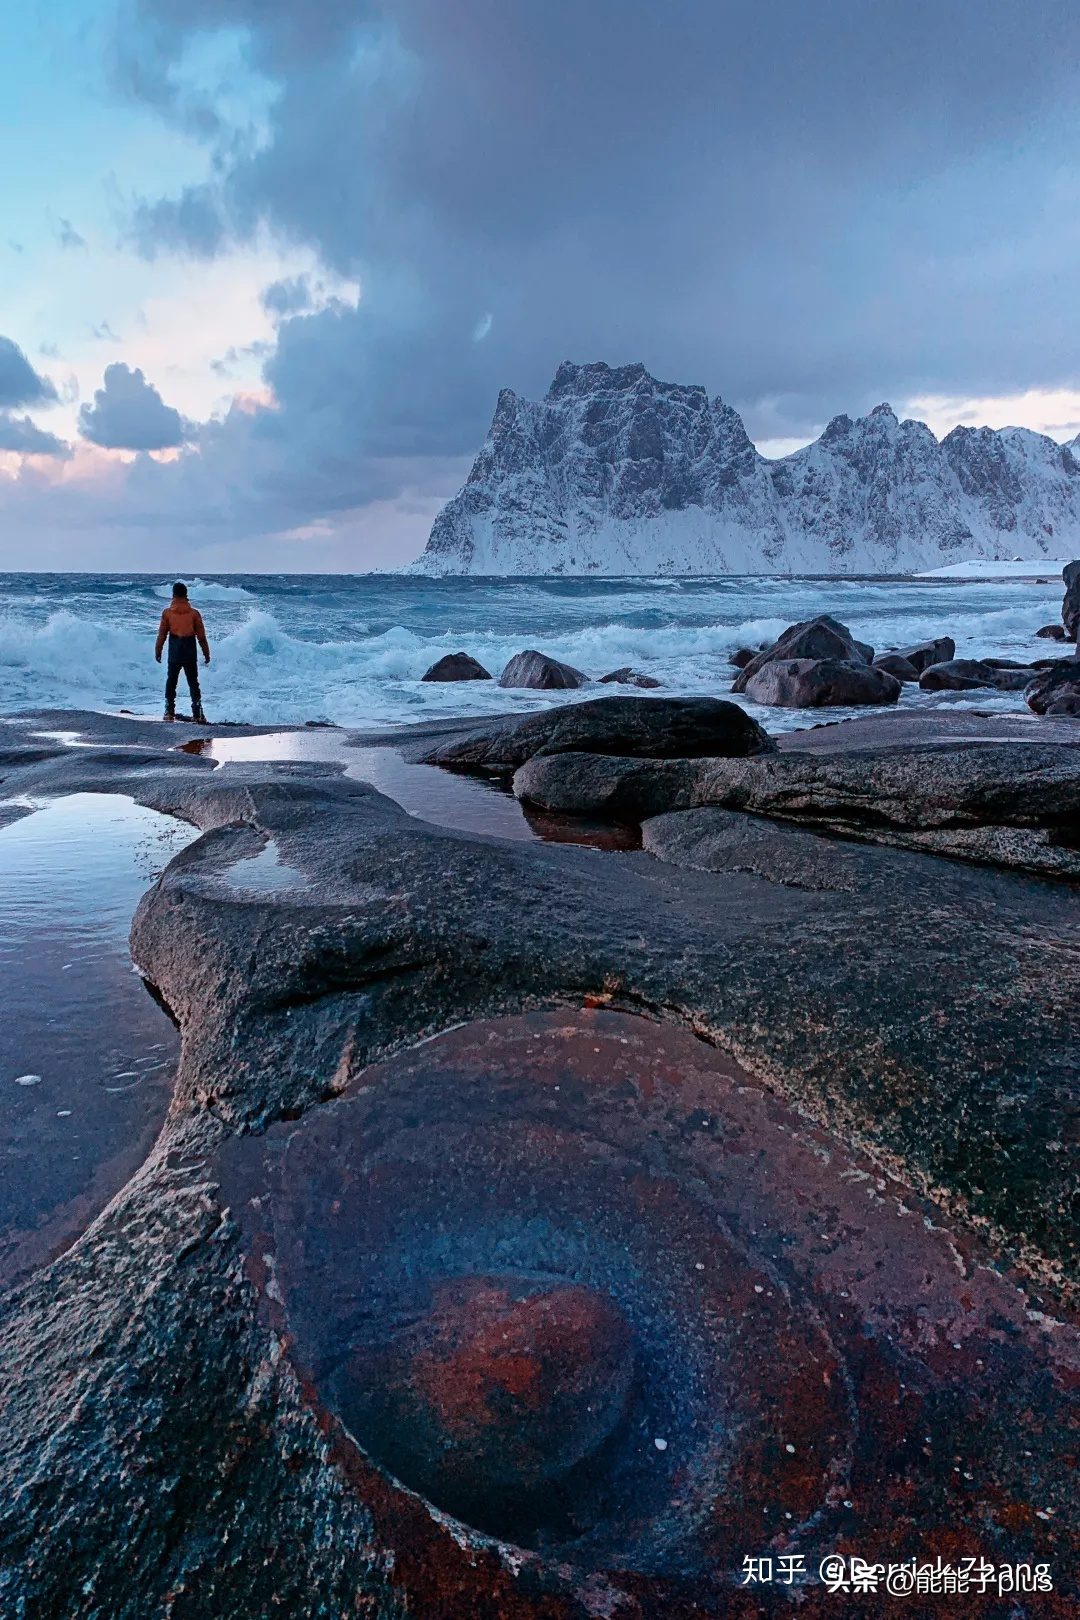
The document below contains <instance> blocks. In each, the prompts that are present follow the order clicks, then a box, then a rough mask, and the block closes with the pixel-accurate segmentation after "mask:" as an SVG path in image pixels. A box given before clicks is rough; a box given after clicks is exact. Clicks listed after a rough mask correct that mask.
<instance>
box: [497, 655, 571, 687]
mask: <svg viewBox="0 0 1080 1620" xmlns="http://www.w3.org/2000/svg"><path fill="white" fill-rule="evenodd" d="M587 679H588V676H586V675H583V674H582V672H581V670H580V669H574V668H573V666H572V665H571V664H561V663H560V662H559V660H558V659H557V658H549V657H548V656H547V654H546V653H540V652H535V651H529V652H520V653H515V654H514V656H513V658H511V660H510V662H509V663H508V664H507V666H506V668H505V669H504V670H503V672H502V674H501V675H500V676H499V685H500V686H525V687H533V688H535V689H536V690H537V691H541V692H562V691H571V690H573V689H574V688H575V687H578V686H584V685H585V682H586V680H587Z"/></svg>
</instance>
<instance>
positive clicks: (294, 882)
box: [225, 839, 308, 894]
mask: <svg viewBox="0 0 1080 1620" xmlns="http://www.w3.org/2000/svg"><path fill="white" fill-rule="evenodd" d="M225 881H226V883H229V884H231V885H232V887H233V888H234V889H249V890H251V891H252V892H253V893H255V894H272V893H274V892H276V891H277V890H279V889H306V888H307V887H308V880H307V878H306V877H305V876H304V874H303V872H301V871H300V869H299V867H296V866H288V865H287V864H286V863H285V862H284V861H283V860H282V859H281V856H280V855H279V854H278V847H277V845H276V844H275V843H274V840H273V839H270V841H269V843H267V844H265V845H264V846H263V848H262V849H260V851H259V853H258V854H257V855H249V856H247V857H246V859H244V860H241V861H236V862H235V864H234V865H232V866H230V867H228V868H227V869H226V871H225Z"/></svg>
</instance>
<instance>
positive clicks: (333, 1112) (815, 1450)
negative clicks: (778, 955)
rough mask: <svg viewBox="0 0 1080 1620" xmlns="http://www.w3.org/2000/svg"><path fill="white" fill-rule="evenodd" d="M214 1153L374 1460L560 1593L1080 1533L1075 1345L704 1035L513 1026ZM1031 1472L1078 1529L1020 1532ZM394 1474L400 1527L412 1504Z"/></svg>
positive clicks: (356, 1451) (567, 1018) (610, 1016)
mask: <svg viewBox="0 0 1080 1620" xmlns="http://www.w3.org/2000/svg"><path fill="white" fill-rule="evenodd" d="M823 1150H824V1151H823ZM219 1164H220V1173H221V1175H222V1177H223V1194H224V1195H225V1196H227V1197H228V1198H229V1199H230V1200H231V1203H232V1207H233V1208H234V1209H235V1210H236V1211H237V1213H238V1215H239V1219H240V1223H241V1225H242V1227H243V1228H244V1232H245V1238H246V1251H247V1254H248V1256H249V1259H248V1266H249V1270H250V1273H251V1276H252V1278H253V1281H254V1282H255V1283H256V1285H257V1286H259V1287H260V1288H261V1289H262V1303H261V1307H260V1310H261V1314H262V1317H263V1319H264V1320H265V1321H266V1322H267V1324H268V1325H275V1326H276V1328H277V1330H278V1331H280V1332H287V1333H288V1334H289V1336H290V1339H291V1340H292V1342H293V1344H294V1351H293V1354H294V1355H295V1356H296V1358H297V1359H298V1361H299V1363H300V1365H301V1367H302V1369H303V1371H304V1375H305V1377H307V1378H310V1380H311V1386H312V1391H313V1396H314V1400H315V1402H316V1403H317V1404H318V1405H319V1406H320V1407H325V1409H326V1410H327V1411H328V1412H329V1414H330V1416H331V1419H332V1421H333V1422H334V1423H335V1424H336V1425H339V1426H340V1427H339V1428H338V1429H337V1434H338V1439H339V1443H340V1444H341V1446H342V1448H343V1450H344V1451H345V1452H346V1453H348V1454H350V1455H351V1456H352V1460H353V1465H354V1467H355V1468H356V1469H357V1471H358V1475H359V1477H360V1478H363V1477H365V1476H367V1477H368V1479H369V1480H370V1479H371V1477H372V1475H373V1474H374V1465H375V1464H377V1463H378V1462H380V1461H381V1462H382V1463H383V1464H384V1465H386V1464H388V1463H389V1464H390V1466H391V1471H392V1472H393V1473H395V1474H396V1475H397V1477H398V1478H400V1479H402V1480H403V1482H404V1483H405V1484H407V1485H412V1486H413V1488H421V1489H424V1490H425V1491H428V1492H430V1493H431V1498H432V1500H434V1502H435V1504H436V1506H439V1507H441V1508H442V1509H443V1511H450V1512H455V1513H456V1514H457V1515H458V1516H459V1517H460V1518H462V1519H463V1520H464V1521H465V1522H466V1523H468V1522H469V1521H470V1519H471V1522H472V1523H473V1524H474V1525H475V1524H476V1523H477V1521H479V1522H480V1525H481V1526H482V1527H484V1528H487V1529H488V1530H489V1531H490V1532H493V1533H494V1534H495V1535H497V1536H499V1537H503V1538H507V1539H510V1540H511V1541H512V1542H513V1543H514V1545H515V1546H516V1547H517V1548H523V1549H525V1558H526V1567H527V1568H530V1569H531V1570H532V1571H533V1573H534V1577H535V1580H536V1582H537V1585H538V1587H539V1589H540V1591H542V1592H544V1593H545V1594H546V1597H547V1600H548V1601H551V1600H552V1599H553V1598H555V1597H556V1595H557V1594H560V1593H562V1594H563V1595H565V1596H571V1595H573V1596H574V1597H575V1598H577V1600H578V1601H581V1599H582V1598H583V1597H584V1596H585V1593H584V1591H583V1590H582V1587H581V1584H580V1583H581V1579H582V1576H583V1575H585V1576H587V1577H589V1578H591V1579H592V1581H593V1582H594V1583H595V1585H594V1590H595V1589H596V1585H600V1584H601V1583H602V1589H606V1591H607V1593H608V1599H609V1602H611V1601H612V1600H613V1599H614V1598H615V1597H616V1595H620V1594H621V1595H622V1599H623V1602H625V1603H626V1605H627V1607H628V1609H629V1612H630V1613H635V1612H636V1613H639V1614H642V1615H652V1614H659V1613H663V1614H669V1613H670V1614H674V1615H684V1614H685V1615H689V1614H691V1613H695V1612H702V1607H704V1610H705V1612H713V1613H718V1614H720V1613H729V1612H732V1611H731V1608H730V1607H729V1605H731V1604H732V1603H733V1602H736V1601H737V1598H736V1592H735V1590H734V1588H736V1586H737V1578H735V1577H734V1572H735V1570H737V1569H738V1567H739V1564H740V1562H741V1556H742V1552H743V1549H744V1548H745V1546H746V1545H747V1544H748V1543H753V1544H754V1545H758V1544H768V1545H770V1546H771V1547H772V1548H773V1552H774V1556H775V1555H778V1554H779V1553H780V1552H782V1551H791V1550H794V1549H798V1550H799V1551H801V1552H802V1553H803V1555H804V1557H805V1558H806V1559H807V1562H808V1563H810V1564H815V1563H816V1562H817V1561H818V1560H819V1559H820V1557H821V1555H822V1552H823V1550H825V1549H828V1548H830V1547H831V1546H832V1545H833V1544H834V1542H835V1539H836V1537H837V1536H838V1535H839V1536H841V1537H843V1538H845V1539H846V1540H848V1541H852V1542H853V1541H854V1540H857V1539H858V1537H859V1535H860V1534H862V1535H863V1536H864V1537H865V1536H866V1535H868V1534H871V1533H872V1534H873V1538H874V1544H875V1547H876V1548H877V1549H878V1553H879V1554H880V1556H883V1557H890V1556H895V1557H896V1558H898V1559H899V1558H900V1557H902V1556H904V1555H905V1553H906V1552H907V1550H908V1549H909V1548H914V1547H917V1546H919V1545H925V1544H926V1539H927V1538H928V1539H930V1540H934V1539H935V1538H936V1537H937V1536H939V1535H940V1534H942V1533H945V1534H947V1535H949V1536H952V1537H956V1538H958V1539H959V1540H960V1541H962V1542H963V1544H964V1545H965V1547H970V1548H971V1549H972V1551H975V1550H980V1551H983V1552H990V1551H995V1550H996V1552H997V1555H998V1556H999V1557H1002V1556H1003V1554H1004V1550H1005V1549H1006V1548H1009V1549H1012V1548H1016V1547H1026V1546H1028V1545H1030V1537H1031V1533H1032V1532H1031V1528H1030V1526H1031V1525H1033V1526H1034V1534H1035V1536H1036V1539H1037V1541H1038V1543H1039V1545H1041V1546H1043V1547H1045V1548H1049V1547H1050V1545H1051V1543H1052V1541H1053V1542H1054V1543H1056V1542H1057V1540H1058V1538H1059V1536H1060V1535H1061V1526H1060V1525H1059V1526H1057V1527H1055V1529H1048V1528H1047V1526H1049V1524H1050V1522H1051V1518H1056V1517H1057V1510H1056V1509H1055V1506H1054V1504H1055V1503H1056V1502H1057V1501H1060V1500H1064V1499H1065V1498H1066V1495H1067V1492H1068V1490H1069V1488H1070V1487H1069V1462H1068V1453H1067V1445H1068V1442H1067V1440H1066V1427H1065V1425H1066V1424H1067V1415H1068V1413H1069V1411H1070V1407H1071V1401H1072V1384H1073V1380H1074V1378H1075V1377H1076V1375H1077V1373H1080V1334H1078V1333H1077V1332H1076V1330H1075V1329H1074V1328H1072V1327H1067V1328H1064V1329H1062V1330H1060V1331H1059V1334H1058V1335H1057V1336H1056V1337H1055V1339H1054V1341H1053V1345H1052V1347H1051V1345H1050V1344H1048V1343H1047V1342H1046V1340H1045V1336H1044V1335H1043V1334H1042V1333H1041V1332H1040V1331H1039V1329H1038V1328H1037V1327H1035V1326H1034V1325H1033V1324H1032V1323H1031V1321H1030V1320H1028V1319H1027V1318H1026V1317H1025V1314H1024V1311H1023V1308H1022V1306H1021V1304H1020V1301H1019V1299H1018V1298H1017V1295H1016V1291H1015V1286H1014V1285H1012V1284H1010V1283H1009V1282H1008V1281H1007V1280H1006V1279H1005V1278H1003V1277H1000V1276H999V1275H997V1274H996V1273H995V1271H994V1270H993V1269H992V1267H989V1266H988V1265H987V1264H986V1258H985V1256H984V1255H983V1254H982V1253H981V1251H980V1250H979V1248H978V1246H977V1245H972V1244H971V1243H970V1242H967V1243H961V1245H960V1246H959V1247H957V1245H956V1242H955V1239H954V1238H953V1237H952V1236H951V1235H949V1234H947V1233H945V1232H944V1231H942V1230H940V1229H938V1228H937V1227H936V1223H935V1222H933V1221H930V1222H929V1224H927V1222H926V1221H925V1220H924V1215H925V1213H926V1211H925V1208H924V1206H922V1205H921V1204H920V1203H919V1201H918V1200H917V1199H916V1198H915V1196H914V1194H913V1193H912V1191H911V1189H910V1188H908V1187H906V1186H904V1185H903V1183H902V1182H899V1181H896V1180H894V1179H893V1178H890V1177H889V1176H887V1175H882V1174H881V1173H880V1172H879V1171H878V1170H876V1169H875V1168H874V1167H873V1166H872V1165H869V1164H867V1163H866V1162H863V1161H860V1160H859V1158H858V1157H857V1156H853V1155H850V1154H845V1153H843V1152H842V1151H838V1150H837V1147H836V1144H835V1143H831V1142H829V1141H828V1139H827V1138H826V1137H824V1136H822V1134H821V1133H820V1132H818V1131H816V1130H815V1129H814V1128H813V1127H812V1126H810V1125H809V1124H808V1123H807V1122H806V1121H805V1120H801V1119H799V1117H798V1116H797V1115H795V1114H794V1113H793V1112H791V1111H790V1110H789V1109H786V1108H785V1107H784V1106H783V1105H782V1104H781V1103H779V1102H778V1101H777V1100H776V1099H775V1098H773V1097H771V1096H770V1095H769V1093H768V1092H767V1091H766V1090H765V1089H763V1088H762V1087H761V1085H760V1084H758V1083H755V1081H754V1079H753V1077H752V1076H751V1075H750V1074H748V1073H747V1072H746V1071H745V1070H744V1069H743V1068H742V1067H741V1066H740V1065H739V1064H737V1063H734V1062H733V1061H732V1060H731V1059H730V1058H725V1057H723V1056H721V1055H718V1054H716V1053H715V1052H712V1051H710V1050H709V1049H708V1048H706V1047H703V1046H702V1045H701V1043H699V1042H697V1041H695V1040H694V1039H693V1037H691V1036H690V1035H688V1034H687V1033H686V1032H681V1031H676V1030H670V1029H667V1030H665V1029H663V1028H660V1027H657V1026H655V1025H652V1024H649V1023H647V1022H643V1021H642V1020H641V1019H640V1018H635V1017H627V1016H625V1015H623V1014H617V1013H611V1012H605V1011H598V1012H592V1013H590V1012H584V1013H583V1012H574V1011H571V1010H564V1011H559V1012H550V1013H533V1014H529V1015H526V1016H525V1017H514V1018H506V1019H499V1020H489V1021H485V1022H482V1023H479V1024H476V1025H474V1026H472V1027H470V1028H468V1029H466V1030H459V1031H456V1032H453V1033H452V1034H449V1035H446V1036H443V1037H441V1038H440V1039H439V1040H438V1041H436V1042H434V1043H431V1044H429V1045H428V1046H426V1047H424V1048H421V1049H417V1050H415V1051H413V1052H409V1053H403V1054H401V1055H400V1056H399V1057H397V1058H394V1059H391V1060H390V1061H389V1062H387V1063H385V1064H382V1065H379V1066H378V1067H376V1068H374V1069H369V1070H367V1071H365V1072H364V1073H362V1074H361V1075H359V1076H358V1077H357V1081H356V1083H355V1084H354V1085H351V1086H349V1087H347V1088H346V1091H345V1093H344V1095H343V1096H342V1097H341V1098H340V1099H339V1100H337V1101H334V1102H333V1103H331V1104H330V1105H329V1106H328V1107H327V1108H325V1109H323V1110H320V1111H318V1113H317V1114H313V1115H311V1116H310V1117H309V1118H307V1119H305V1120H304V1121H301V1122H299V1123H298V1124H293V1125H277V1126H274V1127H272V1128H271V1130H270V1131H269V1132H267V1133H266V1134H265V1135H263V1136H260V1137H248V1138H243V1139H237V1140H234V1141H233V1142H232V1143H230V1144H229V1145H228V1146H227V1147H226V1148H225V1149H224V1150H223V1152H222V1154H221V1157H220V1160H219ZM358 1229H360V1230H363V1231H364V1232H365V1233H366V1234H369V1238H368V1241H366V1242H365V1244H364V1245H363V1246H362V1248H363V1251H364V1252H363V1253H358V1250H357V1245H356V1244H355V1242H354V1241H353V1238H352V1234H353V1233H354V1232H355V1231H356V1230H358ZM496 1267H497V1268H498V1269H497V1270H496V1269H494V1268H496ZM268 1277H272V1279H273V1287H272V1288H270V1289H269V1290H268V1289H267V1288H266V1279H267V1278H268ZM1006 1324H1012V1329H1013V1331H1012V1333H1011V1335H1010V1333H1009V1332H1008V1331H1007V1330H1006ZM540 1389H544V1390H545V1391H546V1392H547V1398H548V1400H549V1401H550V1404H551V1408H552V1416H551V1422H550V1425H549V1427H548V1428H547V1430H546V1431H545V1433H544V1436H543V1439H542V1440H541V1439H540V1438H539V1436H538V1435H535V1434H534V1422H535V1404H534V1402H535V1400H536V1399H537V1392H538V1391H539V1390H540ZM1051 1389H1053V1391H1054V1393H1053V1394H1051V1393H1050V1391H1051ZM1033 1399H1037V1400H1038V1401H1039V1404H1040V1408H1041V1415H1040V1417H1039V1418H1038V1419H1037V1420H1036V1419H1034V1414H1033V1413H1032V1412H1031V1410H1030V1402H1031V1401H1032V1400H1033ZM582 1401H584V1406H585V1411H584V1412H581V1411H579V1407H580V1405H581V1403H582ZM1025 1412H1026V1413H1027V1415H1024V1414H1025ZM1051 1412H1052V1413H1054V1414H1055V1418H1054V1419H1052V1421H1051V1424H1050V1427H1051V1428H1052V1427H1053V1426H1054V1422H1055V1421H1056V1422H1058V1423H1060V1424H1061V1425H1062V1428H1061V1434H1060V1441H1059V1444H1058V1445H1057V1446H1053V1445H1051V1446H1050V1447H1048V1446H1047V1422H1046V1420H1047V1417H1048V1416H1049V1415H1050V1413H1051ZM388 1413H390V1414H392V1417H391V1418H390V1421H387V1415H388ZM567 1419H569V1420H570V1421H569V1422H568V1421H567ZM658 1442H659V1444H658ZM1036 1445H1038V1447H1039V1455H1040V1461H1039V1463H1038V1464H1035V1463H1034V1462H1033V1459H1032V1457H1030V1456H1026V1455H1025V1454H1026V1453H1027V1452H1032V1453H1033V1452H1034V1447H1035V1446H1036ZM957 1457H958V1458H960V1461H961V1464H962V1468H961V1469H960V1470H957V1468H956V1464H955V1462H954V1461H953V1459H954V1458H957ZM991 1457H992V1458H993V1459H994V1462H993V1465H992V1466H991V1465H990V1458H991ZM957 1473H960V1474H961V1475H962V1476H963V1480H964V1483H963V1486H962V1488H961V1489H960V1490H959V1491H958V1490H957V1488H956V1481H957ZM1005 1479H1008V1480H1009V1486H1008V1490H1009V1494H1010V1497H1013V1498H1014V1499H1015V1494H1016V1493H1017V1492H1020V1493H1021V1494H1025V1493H1030V1491H1031V1490H1032V1488H1035V1489H1036V1491H1037V1493H1039V1494H1040V1495H1041V1496H1042V1497H1045V1498H1050V1497H1051V1496H1052V1497H1053V1501H1051V1502H1050V1507H1051V1515H1050V1517H1048V1518H1047V1519H1046V1520H1040V1519H1039V1518H1037V1517H1036V1516H1035V1514H1033V1513H1032V1514H1030V1519H1029V1525H1028V1527H1027V1528H1026V1530H1025V1532H1024V1533H1022V1534H1021V1535H1019V1536H1018V1535H1017V1531H1016V1529H1015V1528H1014V1527H1013V1521H1015V1518H1016V1515H1015V1514H1014V1513H1012V1512H1005V1513H1004V1514H1003V1513H1002V1511H1001V1495H1000V1492H1001V1485H1002V1482H1003V1481H1004V1480H1005ZM1052 1479H1053V1480H1054V1481H1055V1482H1056V1483H1055V1484H1053V1485H1052V1484H1051V1480H1052ZM1036 1480H1037V1485H1036ZM510 1481H513V1482H514V1483H515V1485H516V1486H517V1489H516V1490H515V1491H513V1492H508V1491H507V1489H506V1486H507V1484H508V1482H510ZM1025 1482H1026V1483H1025ZM384 1491H385V1494H383V1495H382V1496H381V1497H379V1498H378V1506H377V1507H376V1509H375V1524H376V1530H377V1532H379V1531H381V1532H382V1533H383V1534H384V1535H386V1536H387V1537H388V1539H390V1540H391V1541H394V1542H397V1543H401V1542H402V1541H405V1540H408V1539H409V1535H408V1531H407V1529H406V1527H407V1526H408V1525H409V1524H410V1521H411V1520H413V1519H415V1505H414V1501H413V1499H411V1498H410V1497H408V1496H406V1495H405V1493H402V1492H398V1493H397V1495H396V1497H395V1495H394V1494H393V1492H392V1490H386V1489H385V1488H384ZM1042 1511H1045V1509H1043V1510H1042ZM455 1552H456V1548H455V1547H454V1546H453V1544H452V1542H451V1539H450V1537H449V1536H446V1537H445V1539H444V1546H443V1551H442V1558H443V1559H444V1560H445V1567H446V1570H447V1575H449V1573H450V1570H451V1569H452V1568H453V1566H454V1564H455V1563H456V1562H457V1560H456V1558H455V1556H454V1555H455ZM529 1555H532V1556H531V1559H530V1558H529ZM516 1556H517V1557H521V1556H522V1554H521V1553H520V1552H519V1553H518V1554H516ZM1047 1556H1049V1553H1048V1554H1047ZM721 1571H724V1572H730V1573H729V1574H728V1576H727V1579H726V1580H725V1579H721V1580H720V1581H719V1582H718V1581H717V1576H718V1575H719V1574H720V1572H721ZM489 1582H490V1576H487V1575H486V1572H484V1571H483V1569H482V1567H481V1569H479V1570H475V1572H474V1575H473V1593H474V1597H473V1601H474V1602H476V1603H477V1604H478V1605H480V1607H478V1609H477V1610H476V1611H475V1612H486V1610H485V1608H484V1607H483V1605H484V1603H485V1600H488V1599H489V1594H490V1585H489ZM493 1612H497V1611H493ZM541 1612H547V1611H546V1610H544V1611H541ZM556 1612H561V1611H558V1610H557V1611H556ZM570 1612H574V1611H573V1610H571V1611H570ZM585 1612H589V1611H588V1610H587V1609H586V1610H585ZM616 1612H617V1611H616ZM735 1612H740V1611H739V1610H738V1609H736V1610H735ZM750 1612H753V1610H751V1611H750Z"/></svg>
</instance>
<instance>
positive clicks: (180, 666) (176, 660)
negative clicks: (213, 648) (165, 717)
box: [165, 635, 202, 714]
mask: <svg viewBox="0 0 1080 1620" xmlns="http://www.w3.org/2000/svg"><path fill="white" fill-rule="evenodd" d="M181 670H183V672H184V674H185V675H186V676H187V683H188V689H189V690H190V692H191V712H192V714H199V713H200V712H201V710H202V694H201V692H200V691H199V647H198V643H197V642H196V640H195V637H194V636H173V635H170V637H169V673H168V674H167V675H166V677H165V712H166V713H167V714H172V712H173V710H174V709H175V708H176V683H177V681H178V680H179V679H180V671H181Z"/></svg>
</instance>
